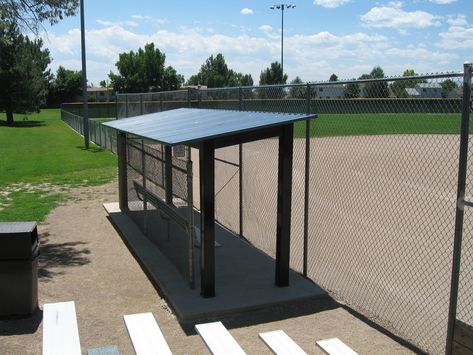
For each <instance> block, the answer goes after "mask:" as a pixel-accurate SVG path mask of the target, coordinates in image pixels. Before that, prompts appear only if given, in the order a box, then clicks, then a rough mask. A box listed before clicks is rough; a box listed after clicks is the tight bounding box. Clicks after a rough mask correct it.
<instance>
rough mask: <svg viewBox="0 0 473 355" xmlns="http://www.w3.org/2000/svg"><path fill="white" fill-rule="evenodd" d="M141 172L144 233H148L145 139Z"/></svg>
mask: <svg viewBox="0 0 473 355" xmlns="http://www.w3.org/2000/svg"><path fill="white" fill-rule="evenodd" d="M141 173H142V174H143V176H142V184H143V191H144V193H143V233H144V234H145V235H146V234H148V221H147V220H146V219H147V217H148V216H147V213H148V198H147V194H146V156H145V143H144V140H143V139H142V140H141Z"/></svg>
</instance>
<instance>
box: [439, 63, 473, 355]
mask: <svg viewBox="0 0 473 355" xmlns="http://www.w3.org/2000/svg"><path fill="white" fill-rule="evenodd" d="M463 70H464V71H463V101H462V116H461V131H460V156H459V163H458V188H457V206H456V216H455V237H454V241H453V260H452V279H451V288H450V304H449V312H448V329H447V345H446V347H447V348H446V351H445V353H446V354H447V355H450V354H452V350H453V337H454V332H455V322H456V316H457V301H458V285H459V281H460V263H461V246H462V236H463V217H464V212H465V185H466V173H467V162H468V136H469V124H470V110H471V108H470V101H471V76H472V64H471V63H465V64H464V66H463Z"/></svg>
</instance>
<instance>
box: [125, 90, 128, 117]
mask: <svg viewBox="0 0 473 355" xmlns="http://www.w3.org/2000/svg"><path fill="white" fill-rule="evenodd" d="M125 117H128V94H125Z"/></svg>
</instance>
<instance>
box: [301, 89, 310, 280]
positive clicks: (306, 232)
mask: <svg viewBox="0 0 473 355" xmlns="http://www.w3.org/2000/svg"><path fill="white" fill-rule="evenodd" d="M310 98H311V94H310V85H309V84H307V87H306V114H308V115H310ZM310 123H311V122H310V119H308V120H306V121H305V181H304V260H303V265H302V274H303V275H304V276H305V277H307V263H308V257H307V254H308V245H309V178H310Z"/></svg>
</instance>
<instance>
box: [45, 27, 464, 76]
mask: <svg viewBox="0 0 473 355" xmlns="http://www.w3.org/2000/svg"><path fill="white" fill-rule="evenodd" d="M135 20H139V19H136V18H135ZM104 26H105V25H104ZM260 30H261V31H263V32H264V34H263V33H260V34H259V35H254V34H253V35H250V34H248V33H241V32H238V31H235V32H234V34H233V35H224V34H218V33H209V31H208V29H203V28H199V27H193V28H189V27H182V28H180V29H178V30H175V31H170V30H158V31H155V32H154V33H151V34H141V33H138V32H137V31H135V30H134V28H128V27H125V26H123V25H117V24H110V25H109V26H105V27H103V28H102V27H99V28H97V29H90V30H87V32H86V44H87V63H88V68H87V72H88V75H89V80H90V81H91V82H93V83H95V84H97V83H98V82H100V80H103V79H105V78H106V77H107V74H108V73H109V71H110V70H112V71H114V72H116V71H117V70H116V68H115V62H116V61H117V60H118V55H119V54H120V53H123V52H128V51H130V50H133V51H136V50H137V49H138V48H140V47H141V48H142V47H143V46H144V45H145V44H146V43H149V42H154V43H155V45H156V47H158V48H159V49H160V50H162V51H163V52H164V53H166V65H172V66H173V67H174V68H175V69H176V70H177V72H178V73H180V74H183V75H184V76H185V77H186V78H189V76H190V75H193V74H195V73H196V72H197V71H198V70H199V67H200V65H201V64H202V63H203V62H204V60H205V59H206V58H208V57H209V56H210V55H211V54H217V53H223V54H224V56H225V59H226V61H227V63H228V65H229V67H231V68H232V69H234V70H236V71H239V72H243V73H251V74H252V76H253V79H254V81H255V83H257V82H258V78H259V74H260V72H261V70H263V69H264V68H265V67H267V66H268V65H269V64H270V63H271V62H273V61H275V60H279V58H280V57H279V56H280V36H279V33H276V32H275V30H274V29H273V27H271V26H269V25H262V26H260ZM273 32H274V34H275V38H272V37H271V34H272V33H273ZM267 33H269V34H270V35H268V34H267ZM286 38H287V40H286V41H285V45H284V64H285V66H284V68H285V70H286V71H287V73H288V74H289V77H290V78H294V77H295V76H296V75H299V76H300V77H302V78H303V80H326V79H327V78H328V76H329V75H330V73H332V72H335V73H337V75H339V77H340V78H344V77H345V78H351V77H354V76H356V77H358V76H359V75H361V74H362V73H366V72H369V71H370V70H371V68H372V67H373V66H375V65H382V67H383V69H385V72H386V73H389V69H392V68H393V69H392V70H394V69H396V70H397V69H398V68H397V67H395V65H394V63H396V62H401V63H402V65H401V66H405V65H407V64H409V67H412V68H416V71H419V70H420V69H419V67H420V65H423V67H422V68H428V69H430V68H431V67H433V68H437V70H442V68H439V63H440V62H441V61H442V62H444V61H445V60H451V59H453V58H454V57H453V56H452V55H451V54H448V53H443V52H447V51H446V50H441V49H439V50H438V51H428V50H427V49H426V48H421V47H420V46H417V47H411V48H407V45H406V48H392V46H391V45H390V43H389V38H387V37H385V36H382V35H378V34H375V33H373V34H371V33H363V32H357V33H351V34H346V35H337V34H334V33H331V32H327V31H323V32H318V33H313V34H310V35H301V34H299V35H288V36H286ZM470 38H473V36H471V35H470ZM44 41H45V46H46V47H48V48H49V49H50V51H51V55H52V57H53V60H54V61H53V64H52V66H51V69H52V70H53V71H55V70H56V69H57V67H58V66H59V65H63V66H64V67H66V68H69V69H74V70H79V69H80V30H79V29H74V30H71V31H69V32H67V33H65V34H62V35H58V34H54V33H52V32H51V33H49V35H48V37H44ZM393 58H394V59H393ZM395 58H397V60H395ZM399 58H401V59H399ZM407 62H409V63H407ZM416 63H421V64H419V65H415V64H416ZM429 65H431V66H430V67H429ZM447 68H451V66H447ZM401 69H402V70H404V69H405V68H401ZM401 69H399V71H394V72H393V73H398V72H402V70H401Z"/></svg>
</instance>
